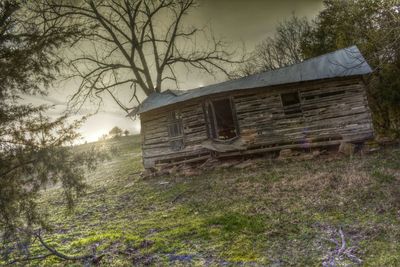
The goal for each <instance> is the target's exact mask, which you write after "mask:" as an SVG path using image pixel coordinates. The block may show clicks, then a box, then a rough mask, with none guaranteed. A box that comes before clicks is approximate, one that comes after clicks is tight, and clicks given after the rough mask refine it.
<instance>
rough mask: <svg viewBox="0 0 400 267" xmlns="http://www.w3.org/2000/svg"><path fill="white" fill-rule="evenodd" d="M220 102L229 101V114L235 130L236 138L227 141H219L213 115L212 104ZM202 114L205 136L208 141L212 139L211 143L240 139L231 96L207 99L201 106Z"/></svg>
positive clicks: (224, 140) (214, 115) (226, 140)
mask: <svg viewBox="0 0 400 267" xmlns="http://www.w3.org/2000/svg"><path fill="white" fill-rule="evenodd" d="M221 100H228V101H229V105H230V110H231V114H232V120H233V126H234V128H235V133H236V136H234V137H232V138H229V139H220V138H219V137H218V122H217V117H216V114H215V107H214V102H217V101H221ZM203 112H204V115H205V118H206V124H207V134H208V137H209V138H210V139H212V140H213V141H216V142H230V141H233V140H236V139H237V138H239V137H240V128H239V123H238V121H237V115H236V109H235V103H234V101H233V98H232V97H231V96H228V97H226V96H225V97H218V98H215V99H207V100H206V101H205V103H204V106H203ZM210 113H211V114H210Z"/></svg>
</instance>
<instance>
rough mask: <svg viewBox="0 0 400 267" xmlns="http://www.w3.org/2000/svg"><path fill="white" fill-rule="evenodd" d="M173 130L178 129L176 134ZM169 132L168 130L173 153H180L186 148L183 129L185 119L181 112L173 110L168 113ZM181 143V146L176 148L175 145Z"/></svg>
mask: <svg viewBox="0 0 400 267" xmlns="http://www.w3.org/2000/svg"><path fill="white" fill-rule="evenodd" d="M172 129H177V131H176V132H174V131H172ZM167 130H168V142H169V145H170V149H172V150H173V151H180V150H182V149H184V148H185V142H184V131H183V130H184V129H183V119H182V113H181V111H180V110H178V109H176V110H172V111H170V112H169V113H168V121H167ZM177 142H180V146H179V147H176V146H175V145H174V144H175V143H177Z"/></svg>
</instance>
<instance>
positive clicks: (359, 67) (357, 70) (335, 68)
mask: <svg viewBox="0 0 400 267" xmlns="http://www.w3.org/2000/svg"><path fill="white" fill-rule="evenodd" d="M371 72H372V70H371V67H370V66H369V65H368V63H367V62H366V60H365V59H364V57H363V56H362V54H361V52H360V50H358V48H357V47H356V46H351V47H348V48H344V49H341V50H338V51H335V52H331V53H328V54H325V55H322V56H318V57H314V58H310V59H307V60H304V61H303V62H300V63H297V64H293V65H290V66H287V67H283V68H280V69H276V70H271V71H267V72H263V73H259V74H254V75H250V76H247V77H243V78H240V79H236V80H230V81H226V82H222V83H217V84H212V85H208V86H205V87H200V88H195V89H191V90H187V91H179V90H166V91H164V92H162V93H153V94H151V95H150V96H148V97H147V98H146V99H145V100H144V101H143V102H142V103H141V104H140V106H139V107H138V109H136V110H135V111H134V112H135V113H136V114H140V113H143V112H147V111H150V110H153V109H156V108H160V107H164V106H167V105H171V104H175V103H179V102H184V101H187V100H190V99H194V98H198V97H202V96H207V95H212V94H216V93H222V92H229V91H234V90H246V89H254V88H260V87H267V86H272V85H282V84H289V83H296V82H303V81H312V80H320V79H327V78H334V77H346V76H355V75H364V74H368V73H371ZM132 115H134V114H132Z"/></svg>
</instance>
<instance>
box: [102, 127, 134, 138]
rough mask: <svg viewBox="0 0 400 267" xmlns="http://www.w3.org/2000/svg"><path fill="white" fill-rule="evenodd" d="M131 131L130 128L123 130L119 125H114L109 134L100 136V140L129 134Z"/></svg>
mask: <svg viewBox="0 0 400 267" xmlns="http://www.w3.org/2000/svg"><path fill="white" fill-rule="evenodd" d="M129 134H130V132H129V131H128V130H122V129H121V128H119V127H118V126H115V127H113V128H112V129H111V130H110V131H109V132H108V134H103V135H102V136H100V137H99V141H103V140H106V139H109V138H117V137H121V136H128V135H129Z"/></svg>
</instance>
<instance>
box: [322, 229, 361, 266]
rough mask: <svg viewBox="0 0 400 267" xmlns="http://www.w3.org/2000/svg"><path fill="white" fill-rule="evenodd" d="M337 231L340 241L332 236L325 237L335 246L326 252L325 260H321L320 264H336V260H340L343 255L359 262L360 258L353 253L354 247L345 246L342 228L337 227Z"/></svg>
mask: <svg viewBox="0 0 400 267" xmlns="http://www.w3.org/2000/svg"><path fill="white" fill-rule="evenodd" d="M338 232H339V237H340V242H339V241H337V240H335V239H334V238H331V239H325V240H328V241H330V242H332V243H334V244H335V245H336V248H335V249H334V250H332V251H330V252H329V253H328V256H327V257H326V260H324V261H323V262H322V266H324V267H328V266H329V267H333V266H338V264H337V263H336V262H337V261H338V260H342V259H343V258H344V257H347V258H348V259H349V260H351V261H352V262H354V263H357V264H361V263H362V260H361V259H359V258H358V257H356V256H355V255H354V254H353V250H354V247H346V239H345V236H344V233H343V231H342V229H341V228H339V231H338Z"/></svg>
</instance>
